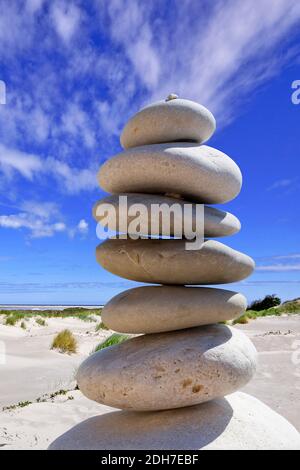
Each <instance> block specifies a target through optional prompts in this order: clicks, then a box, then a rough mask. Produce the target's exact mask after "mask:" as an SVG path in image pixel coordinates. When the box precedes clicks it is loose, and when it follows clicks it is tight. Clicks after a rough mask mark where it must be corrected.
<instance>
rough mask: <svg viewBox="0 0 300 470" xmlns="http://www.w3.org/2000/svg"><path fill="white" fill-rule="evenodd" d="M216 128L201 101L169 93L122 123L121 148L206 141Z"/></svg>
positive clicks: (212, 118)
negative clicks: (161, 99) (125, 122)
mask: <svg viewBox="0 0 300 470" xmlns="http://www.w3.org/2000/svg"><path fill="white" fill-rule="evenodd" d="M215 129H216V121H215V118H214V116H213V115H212V113H211V112H210V111H209V110H208V109H206V108H205V107H204V106H202V105H201V104H198V103H195V102H194V101H190V100H184V99H180V98H178V96H177V95H175V94H173V93H172V94H170V95H169V96H168V97H167V98H166V100H165V101H158V102H156V103H153V104H151V105H149V106H146V107H145V108H143V109H142V110H141V111H139V112H138V113H137V114H135V115H134V116H133V117H132V118H131V119H130V120H129V121H128V123H127V124H126V125H125V127H124V129H123V132H122V134H121V145H122V147H123V148H124V149H129V148H132V147H138V146H140V145H148V144H161V143H165V142H182V141H183V142H195V143H199V144H201V143H203V142H206V141H207V140H208V139H209V138H210V137H211V136H212V135H213V133H214V131H215Z"/></svg>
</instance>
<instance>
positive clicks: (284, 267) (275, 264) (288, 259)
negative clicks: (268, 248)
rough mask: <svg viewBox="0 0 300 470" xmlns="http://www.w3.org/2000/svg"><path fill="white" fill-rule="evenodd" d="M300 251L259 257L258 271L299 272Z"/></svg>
mask: <svg viewBox="0 0 300 470" xmlns="http://www.w3.org/2000/svg"><path fill="white" fill-rule="evenodd" d="M299 260H300V253H290V254H283V255H274V256H269V257H260V258H257V259H256V261H257V266H256V271H261V272H274V273H280V272H298V271H300V264H299Z"/></svg>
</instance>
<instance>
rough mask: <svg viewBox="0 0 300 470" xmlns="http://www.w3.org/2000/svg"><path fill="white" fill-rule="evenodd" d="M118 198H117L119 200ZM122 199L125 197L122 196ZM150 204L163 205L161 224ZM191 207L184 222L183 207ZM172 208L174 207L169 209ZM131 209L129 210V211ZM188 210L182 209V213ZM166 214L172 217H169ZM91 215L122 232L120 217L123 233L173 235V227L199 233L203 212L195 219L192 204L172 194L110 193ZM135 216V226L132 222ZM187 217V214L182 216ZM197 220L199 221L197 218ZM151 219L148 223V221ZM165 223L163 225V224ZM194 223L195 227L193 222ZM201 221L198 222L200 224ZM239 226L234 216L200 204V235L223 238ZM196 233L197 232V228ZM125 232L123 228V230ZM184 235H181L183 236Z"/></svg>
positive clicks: (195, 215) (97, 204)
mask: <svg viewBox="0 0 300 470" xmlns="http://www.w3.org/2000/svg"><path fill="white" fill-rule="evenodd" d="M120 197H121V199H120ZM125 198H126V199H125ZM137 204H138V205H140V204H142V205H143V210H142V211H140V213H139V214H137V211H138V209H139V208H138V207H137V206H136V205H137ZM107 205H111V206H112V208H113V209H114V211H111V212H107V214H105V209H106V208H107V207H108V206H107ZM153 205H156V206H160V207H161V208H162V210H163V209H164V208H167V210H166V212H164V213H165V214H166V216H165V219H164V221H165V222H164V223H162V220H161V218H160V216H159V212H158V211H156V212H154V211H153V210H152V209H153ZM187 206H190V207H192V220H191V221H190V218H189V219H188V220H189V223H188V224H186V225H185V224H184V220H185V218H184V214H185V207H186V208H187ZM172 208H173V209H174V210H173V211H172ZM130 211H132V212H130ZM187 213H188V212H187V211H186V214H187ZM170 214H172V216H171V217H170ZM93 215H94V218H95V219H96V220H97V221H98V222H100V224H101V225H103V226H105V225H107V228H108V229H109V230H112V231H117V232H123V231H122V230H121V229H122V227H120V225H121V224H120V223H119V221H120V220H125V221H126V226H127V230H126V232H127V233H130V234H136V233H137V231H138V233H139V234H142V235H150V234H151V235H152V236H168V235H169V236H170V235H171V236H173V235H174V234H175V228H177V227H178V228H180V230H181V233H182V234H185V235H188V234H192V233H195V231H196V228H198V227H199V226H200V230H201V234H202V235H203V216H202V215H203V212H202V211H201V212H200V215H199V216H198V217H199V219H201V220H199V219H197V213H196V204H194V203H192V202H188V201H184V200H182V199H177V198H173V197H167V196H160V195H155V194H151V195H150V194H138V193H123V194H118V195H116V194H113V195H112V196H108V197H106V198H104V199H102V200H101V201H98V202H97V203H96V204H95V206H94V208H93ZM137 217H138V228H137V227H136V224H135V223H133V222H134V221H135V220H136V219H137ZM186 217H187V216H186ZM198 220H199V221H198ZM151 222H152V223H151ZM167 222H169V223H168V224H167V225H165V223H167ZM196 222H197V224H198V227H197V225H196ZM200 222H201V223H200ZM240 228H241V224H240V221H239V220H238V218H237V217H235V216H234V215H233V214H230V213H229V212H224V211H221V210H219V209H216V208H214V207H209V206H204V236H205V237H214V238H215V237H224V236H227V235H233V234H234V233H237V232H238V231H239V230H240ZM197 232H198V233H199V231H198V230H197ZM123 233H125V231H124V232H123ZM183 238H184V237H183Z"/></svg>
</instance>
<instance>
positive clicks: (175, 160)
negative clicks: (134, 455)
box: [98, 142, 242, 204]
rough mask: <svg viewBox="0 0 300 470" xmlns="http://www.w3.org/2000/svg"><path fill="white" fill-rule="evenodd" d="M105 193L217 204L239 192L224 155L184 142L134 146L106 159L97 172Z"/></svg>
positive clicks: (237, 174) (238, 183)
mask: <svg viewBox="0 0 300 470" xmlns="http://www.w3.org/2000/svg"><path fill="white" fill-rule="evenodd" d="M98 180H99V184H100V186H101V187H102V188H103V189H104V190H105V191H107V192H109V193H114V194H116V193H117V194H118V193H150V194H172V195H173V194H176V195H178V196H181V197H182V198H186V199H187V200H193V201H196V202H198V203H206V204H219V203H220V204H221V203H224V202H227V201H230V200H231V199H234V198H235V197H236V196H237V195H238V193H239V192H240V190H241V186H242V175H241V172H240V169H239V167H238V166H237V165H236V163H234V161H233V160H231V158H229V157H228V156H227V155H225V153H223V152H220V151H219V150H216V149H213V148H211V147H208V146H206V145H196V144H191V143H187V142H182V143H180V144H178V143H177V144H176V143H175V144H174V143H173V144H156V145H146V146H143V147H137V148H133V149H130V150H126V151H124V152H121V153H119V154H118V155H116V156H115V157H113V158H111V159H110V160H107V161H106V162H105V164H104V165H102V167H101V168H100V171H99V173H98Z"/></svg>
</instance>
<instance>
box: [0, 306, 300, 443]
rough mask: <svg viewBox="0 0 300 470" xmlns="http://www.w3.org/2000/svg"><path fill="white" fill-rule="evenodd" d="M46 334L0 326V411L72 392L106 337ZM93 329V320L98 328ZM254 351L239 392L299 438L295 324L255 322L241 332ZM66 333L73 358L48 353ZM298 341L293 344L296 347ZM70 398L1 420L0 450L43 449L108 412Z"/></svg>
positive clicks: (0, 415)
mask: <svg viewBox="0 0 300 470" xmlns="http://www.w3.org/2000/svg"><path fill="white" fill-rule="evenodd" d="M46 321H47V323H48V326H47V327H40V326H37V325H36V324H35V322H34V320H33V319H30V320H29V322H28V324H29V327H28V329H27V330H26V331H23V330H22V329H21V328H20V327H11V326H4V325H0V341H4V342H5V346H6V352H7V358H6V359H7V360H6V364H2V365H1V364H0V375H1V381H0V406H1V408H2V407H3V406H8V405H13V404H16V403H18V402H20V401H26V400H29V401H34V400H35V399H36V398H38V397H40V396H41V395H43V394H44V393H49V392H54V391H57V390H59V389H61V388H65V389H72V388H73V387H74V385H75V382H74V372H75V370H76V368H77V367H78V365H79V364H80V363H81V361H82V360H83V359H84V357H86V356H87V355H88V354H89V353H90V352H91V351H92V350H93V349H94V347H95V346H96V344H98V343H99V342H101V341H102V340H103V339H104V338H105V337H107V336H109V335H110V334H111V332H109V331H100V332H99V333H95V326H96V323H88V322H83V321H81V320H78V319H74V318H67V319H47V320H46ZM98 321H99V320H98ZM237 327H238V328H241V329H242V330H243V331H244V332H245V333H246V334H247V335H248V336H249V337H250V338H251V340H252V341H253V342H254V344H255V346H256V348H257V349H258V351H259V366H258V370H257V373H256V375H255V377H254V379H253V380H252V381H251V382H250V383H249V384H248V385H247V386H246V387H245V389H244V390H243V391H245V392H246V393H249V394H250V395H253V396H255V397H257V398H259V399H260V400H262V401H263V402H264V403H266V404H267V405H269V406H270V407H271V408H273V409H274V410H275V411H277V412H278V413H280V414H281V415H283V416H284V417H285V418H287V419H288V420H289V421H290V422H291V423H292V424H293V425H294V426H295V427H296V428H297V429H298V430H300V406H299V396H300V361H299V363H297V357H298V358H299V357H300V353H299V354H298V356H297V354H295V351H296V352H297V344H298V349H300V346H299V344H300V343H299V340H300V316H299V315H294V316H289V317H288V316H282V317H268V318H260V319H257V320H255V321H251V322H250V323H249V324H247V325H239V326H237ZM64 328H69V329H71V330H72V332H73V333H74V334H75V336H76V338H77V339H78V342H79V352H78V354H76V355H72V356H69V355H65V354H61V353H58V352H55V351H51V350H50V344H51V341H52V339H53V337H54V335H55V334H56V333H57V332H59V331H61V330H63V329H64ZM297 341H298V343H297ZM111 410H112V409H111V408H109V407H105V406H102V405H98V404H97V403H94V402H92V401H90V400H88V399H86V398H85V397H83V396H82V394H81V392H80V391H78V390H76V391H74V390H71V391H70V392H68V393H67V394H66V395H58V396H56V397H55V398H52V399H51V398H49V397H48V398H47V401H46V402H43V403H33V404H30V405H28V406H25V407H24V408H19V407H18V408H16V409H13V410H6V411H2V412H0V448H1V449H2V450H5V449H46V448H47V447H48V446H49V444H50V443H51V442H52V441H53V440H54V439H55V438H57V437H58V436H60V435H61V434H62V433H64V432H65V431H67V430H68V429H70V428H71V427H73V426H74V425H75V424H78V423H80V422H81V421H83V420H85V419H87V418H90V417H92V416H96V415H98V414H103V413H106V412H109V411H111Z"/></svg>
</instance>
